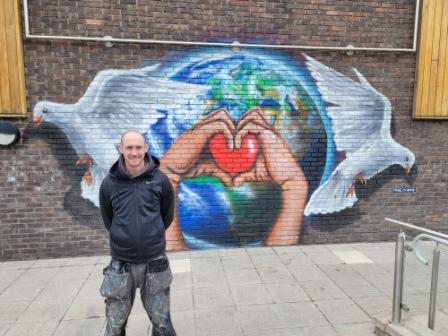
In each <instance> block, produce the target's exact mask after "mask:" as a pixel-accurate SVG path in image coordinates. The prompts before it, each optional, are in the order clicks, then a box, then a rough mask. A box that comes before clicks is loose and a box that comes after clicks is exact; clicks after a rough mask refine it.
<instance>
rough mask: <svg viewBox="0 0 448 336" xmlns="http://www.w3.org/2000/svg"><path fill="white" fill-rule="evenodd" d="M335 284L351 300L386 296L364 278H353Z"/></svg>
mask: <svg viewBox="0 0 448 336" xmlns="http://www.w3.org/2000/svg"><path fill="white" fill-rule="evenodd" d="M335 283H336V284H337V285H338V287H339V288H341V289H342V290H343V291H344V292H345V294H347V295H348V296H349V297H351V298H357V297H364V296H369V297H371V296H382V295H384V293H383V292H381V291H380V290H379V289H378V288H376V287H375V286H373V285H372V284H371V283H369V282H367V281H366V280H364V279H362V278H360V279H357V278H353V279H347V280H344V281H340V280H339V281H335Z"/></svg>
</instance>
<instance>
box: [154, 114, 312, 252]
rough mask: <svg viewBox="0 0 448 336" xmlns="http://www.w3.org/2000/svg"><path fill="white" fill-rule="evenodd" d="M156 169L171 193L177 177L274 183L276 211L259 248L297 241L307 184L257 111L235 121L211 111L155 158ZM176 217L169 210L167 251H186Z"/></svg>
mask: <svg viewBox="0 0 448 336" xmlns="http://www.w3.org/2000/svg"><path fill="white" fill-rule="evenodd" d="M160 169H161V170H162V171H163V172H165V173H166V175H167V176H168V178H169V179H170V182H171V184H172V185H173V189H174V191H175V193H177V189H178V186H179V183H180V182H181V181H182V179H184V178H195V177H198V176H201V175H208V176H214V177H216V178H218V179H220V180H221V181H222V182H223V183H224V184H225V185H226V186H227V187H239V186H241V185H242V184H243V183H246V182H264V183H276V184H278V185H279V186H280V187H281V188H282V190H283V192H282V208H281V211H280V214H279V215H278V217H277V220H276V222H275V224H274V225H273V227H272V230H271V232H270V233H269V235H268V237H267V238H266V241H265V244H266V245H275V244H281V245H284V244H293V243H296V242H297V239H298V235H299V234H300V231H301V221H302V217H303V209H304V207H305V201H306V198H307V191H308V184H307V182H306V178H305V175H304V174H303V171H302V169H301V167H300V165H299V163H298V159H297V158H296V157H295V156H294V155H293V153H292V152H291V151H290V150H289V147H288V144H287V143H286V142H285V140H284V139H283V138H282V137H281V135H280V134H279V133H278V132H277V131H276V130H275V128H274V127H273V126H272V125H271V124H270V123H269V122H268V121H267V120H266V117H265V115H264V111H263V110H262V109H261V108H255V109H252V110H250V111H249V112H247V113H246V114H244V115H243V117H242V118H241V119H240V121H239V122H238V123H235V122H234V121H233V120H232V118H231V117H230V115H229V113H228V112H227V110H225V109H219V110H216V111H214V112H212V113H211V114H209V115H208V116H207V117H206V118H205V119H204V120H202V121H201V122H199V123H197V124H196V125H195V126H194V127H192V128H191V129H189V130H188V131H186V132H185V133H184V134H182V135H181V136H179V137H178V138H177V139H176V141H175V142H174V143H173V144H172V145H171V147H170V148H169V149H168V151H167V152H166V153H165V155H164V156H163V158H162V159H161V160H160ZM177 216H178V215H177V212H175V217H174V220H173V224H172V225H171V226H170V228H169V230H168V231H167V236H166V237H167V238H166V239H167V243H168V245H167V246H168V248H169V249H184V248H186V244H185V242H184V239H183V235H182V232H181V229H180V226H179V221H178V218H177Z"/></svg>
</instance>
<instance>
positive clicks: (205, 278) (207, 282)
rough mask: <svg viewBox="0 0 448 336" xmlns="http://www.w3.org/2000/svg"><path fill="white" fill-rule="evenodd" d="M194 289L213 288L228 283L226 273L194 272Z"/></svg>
mask: <svg viewBox="0 0 448 336" xmlns="http://www.w3.org/2000/svg"><path fill="white" fill-rule="evenodd" d="M192 274H193V287H195V288H198V287H213V286H221V285H225V284H226V283H227V279H226V276H225V274H224V271H211V272H193V273H192Z"/></svg>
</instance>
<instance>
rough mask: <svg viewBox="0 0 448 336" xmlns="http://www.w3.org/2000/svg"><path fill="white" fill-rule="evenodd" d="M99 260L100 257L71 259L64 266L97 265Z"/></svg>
mask: <svg viewBox="0 0 448 336" xmlns="http://www.w3.org/2000/svg"><path fill="white" fill-rule="evenodd" d="M99 259H100V257H98V256H93V257H77V258H69V259H68V260H67V262H66V263H65V264H64V265H63V266H83V265H96V264H97V263H98V260H99ZM34 265H35V264H34ZM34 265H33V266H34Z"/></svg>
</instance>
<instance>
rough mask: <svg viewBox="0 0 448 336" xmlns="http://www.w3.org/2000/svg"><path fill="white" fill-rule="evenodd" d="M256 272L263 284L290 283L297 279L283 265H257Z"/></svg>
mask: <svg viewBox="0 0 448 336" xmlns="http://www.w3.org/2000/svg"><path fill="white" fill-rule="evenodd" d="M257 270H258V274H259V275H260V277H261V280H262V281H263V282H264V283H265V284H270V283H279V284H291V283H295V282H296V281H297V280H296V278H295V277H294V276H293V275H292V273H291V272H290V271H289V269H288V268H287V267H285V266H283V267H258V269H257Z"/></svg>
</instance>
